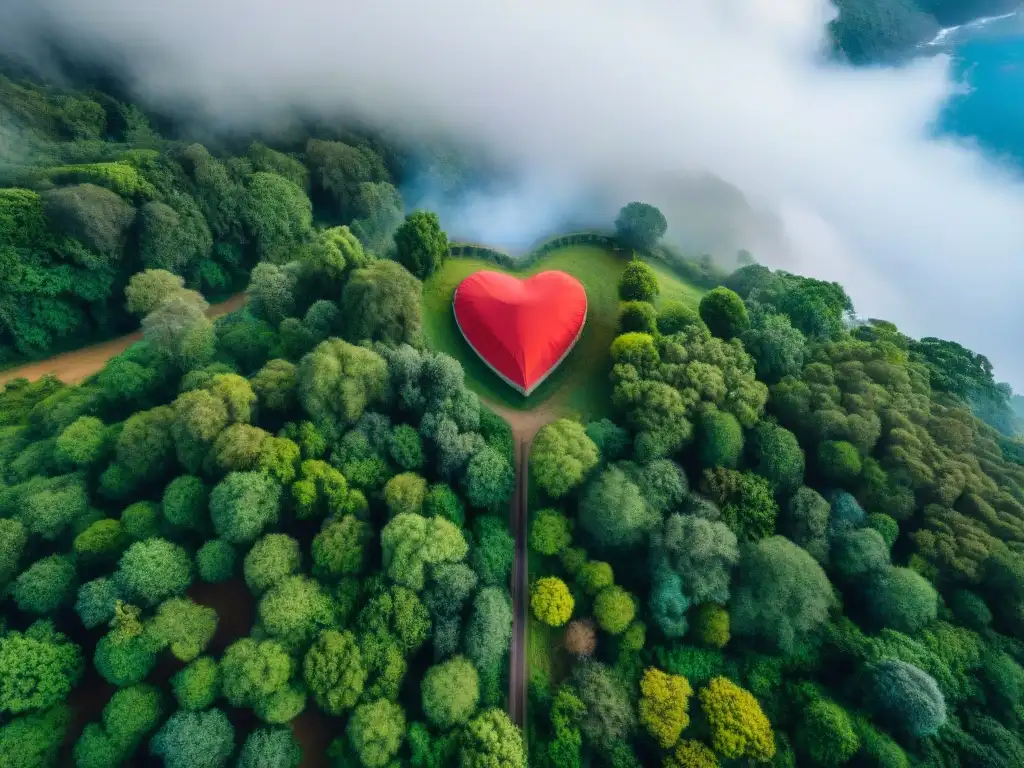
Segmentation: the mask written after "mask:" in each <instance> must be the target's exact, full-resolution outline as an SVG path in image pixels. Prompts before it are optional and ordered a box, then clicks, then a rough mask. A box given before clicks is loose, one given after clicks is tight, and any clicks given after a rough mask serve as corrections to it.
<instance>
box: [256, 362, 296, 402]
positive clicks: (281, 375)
mask: <svg viewBox="0 0 1024 768" xmlns="http://www.w3.org/2000/svg"><path fill="white" fill-rule="evenodd" d="M297 387H298V374H297V369H296V367H295V364H294V363H291V362H289V361H288V360H282V359H280V358H275V359H274V360H271V361H269V362H268V363H267V364H266V365H264V366H263V367H262V368H261V369H260V370H259V372H257V374H256V375H255V376H254V377H253V378H252V389H253V391H254V392H255V393H256V396H257V397H258V398H259V401H260V405H262V406H263V407H265V408H268V409H270V410H271V411H275V412H278V413H290V412H291V411H292V410H294V408H295V406H296V405H297V403H298V390H297Z"/></svg>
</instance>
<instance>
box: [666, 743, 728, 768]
mask: <svg viewBox="0 0 1024 768" xmlns="http://www.w3.org/2000/svg"><path fill="white" fill-rule="evenodd" d="M663 768H718V758H717V757H715V753H714V752H712V751H711V750H710V749H709V748H708V747H707V746H705V745H704V744H702V743H701V742H699V741H696V740H694V739H683V740H682V741H680V742H679V743H678V744H676V746H675V749H674V750H673V751H672V754H671V755H669V756H668V757H666V758H665V762H664V763H663Z"/></svg>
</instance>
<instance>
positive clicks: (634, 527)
mask: <svg viewBox="0 0 1024 768" xmlns="http://www.w3.org/2000/svg"><path fill="white" fill-rule="evenodd" d="M579 522H580V526H581V527H582V528H583V530H584V531H586V533H587V534H589V535H590V536H591V538H593V539H594V541H596V542H597V543H598V544H599V545H601V546H604V547H629V546H633V545H635V544H638V543H639V542H640V541H641V540H642V539H643V537H644V535H645V534H647V533H648V532H649V531H650V530H651V529H652V528H653V527H654V526H655V525H656V524H657V522H658V517H657V514H656V513H655V512H654V510H652V509H651V508H650V507H649V506H648V505H647V504H646V503H645V501H644V499H643V496H642V495H641V493H640V489H639V488H638V487H637V485H636V484H635V483H633V482H632V481H631V480H630V479H629V477H628V476H627V475H626V473H625V472H623V471H622V469H620V468H619V467H608V468H606V469H604V470H602V471H601V474H600V475H598V476H597V477H596V478H594V479H593V480H591V481H590V482H589V483H588V484H587V486H586V489H585V490H584V493H583V498H582V499H581V500H580V508H579Z"/></svg>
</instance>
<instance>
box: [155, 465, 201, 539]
mask: <svg viewBox="0 0 1024 768" xmlns="http://www.w3.org/2000/svg"><path fill="white" fill-rule="evenodd" d="M209 498H210V494H209V491H208V490H207V488H206V485H205V484H204V483H203V481H202V480H200V479H199V478H198V477H195V476H193V475H181V476H180V477H176V478H174V479H173V480H172V481H171V482H170V483H169V484H168V485H167V488H165V489H164V496H163V502H162V506H161V509H162V510H163V516H164V519H165V520H167V522H168V523H170V524H171V525H173V526H175V527H176V528H182V529H185V530H202V528H203V526H204V523H205V522H206V510H207V505H208V504H209Z"/></svg>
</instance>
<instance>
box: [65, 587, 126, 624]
mask: <svg viewBox="0 0 1024 768" xmlns="http://www.w3.org/2000/svg"><path fill="white" fill-rule="evenodd" d="M120 599H121V593H120V591H119V589H118V586H117V581H116V580H115V579H114V578H113V577H110V576H102V577H100V578H98V579H93V580H92V581H87V582H86V583H85V584H83V585H82V586H80V587H79V588H78V600H77V601H75V613H77V614H78V618H79V619H81V620H82V625H83V626H84V627H85V628H86V629H95V628H96V627H99V626H101V625H103V624H108V623H109V622H110V620H111V619H112V618H114V606H115V605H116V604H117V601H118V600H120Z"/></svg>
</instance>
